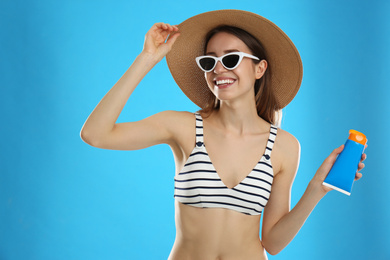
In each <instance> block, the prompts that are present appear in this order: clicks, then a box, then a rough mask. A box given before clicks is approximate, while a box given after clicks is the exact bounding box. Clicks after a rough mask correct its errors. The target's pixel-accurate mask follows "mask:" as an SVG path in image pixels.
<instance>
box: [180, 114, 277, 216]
mask: <svg viewBox="0 0 390 260" xmlns="http://www.w3.org/2000/svg"><path fill="white" fill-rule="evenodd" d="M195 117H196V145H195V148H194V150H193V151H192V153H191V155H190V156H189V158H188V160H187V162H186V163H185V165H184V167H183V169H182V170H181V171H180V173H179V174H178V175H176V176H175V192H174V197H175V199H176V200H177V201H179V202H181V203H183V204H186V205H190V206H194V207H200V208H225V209H231V210H235V211H238V212H241V213H244V214H247V215H259V214H261V213H262V211H263V208H264V207H265V205H266V204H267V202H268V198H269V196H270V193H271V186H272V182H273V169H272V164H271V152H272V147H273V145H274V142H275V138H276V134H277V128H276V127H275V126H273V125H271V128H270V135H269V138H268V142H267V147H266V149H265V152H264V154H263V156H262V157H261V159H260V161H259V162H258V163H257V165H256V166H255V168H254V169H253V170H252V171H251V172H250V173H249V174H248V175H247V176H246V177H245V179H244V180H242V181H241V182H240V183H239V184H237V185H236V186H235V187H233V188H228V187H227V186H226V185H225V184H224V183H223V182H222V180H221V178H220V177H219V175H218V173H217V171H216V170H215V168H214V166H213V163H212V162H211V160H210V157H209V155H208V154H207V151H206V147H205V145H204V143H203V120H202V117H201V116H200V114H198V113H196V114H195Z"/></svg>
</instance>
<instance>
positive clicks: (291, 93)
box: [166, 10, 303, 109]
mask: <svg viewBox="0 0 390 260" xmlns="http://www.w3.org/2000/svg"><path fill="white" fill-rule="evenodd" d="M220 25H230V26H235V27H238V28H241V29H243V30H245V31H247V32H249V33H250V34H252V35H253V36H254V37H256V39H258V40H259V41H260V42H261V43H262V45H263V47H264V49H265V51H266V54H267V61H268V64H269V67H270V69H271V72H272V73H271V78H270V81H269V85H268V86H269V87H271V88H273V90H274V94H275V98H276V103H277V109H281V108H283V107H285V106H286V105H287V104H288V103H290V102H291V100H292V99H293V98H294V97H295V95H296V94H297V92H298V90H299V87H300V85H301V82H302V75H303V68H302V61H301V58H300V55H299V53H298V50H297V48H296V47H295V45H294V44H293V42H292V41H291V40H290V38H289V37H288V36H287V35H286V34H285V33H284V32H283V31H282V30H281V29H280V28H279V27H278V26H276V25H275V24H274V23H272V22H271V21H269V20H267V19H266V18H264V17H262V16H260V15H257V14H255V13H251V12H247V11H241V10H218V11H211V12H206V13H202V14H199V15H196V16H193V17H191V18H189V19H187V20H185V21H184V22H182V23H181V24H179V25H178V27H179V32H180V36H179V37H178V38H177V40H176V42H175V43H174V45H173V47H172V50H171V51H170V52H169V53H168V54H167V56H166V60H167V63H168V67H169V70H170V71H171V74H172V76H173V78H174V79H175V81H176V83H177V84H178V86H179V87H180V88H181V90H182V91H183V92H184V94H185V95H186V96H187V97H188V98H189V99H190V100H191V101H192V102H194V103H195V104H196V105H198V106H199V107H201V108H205V107H206V106H207V103H208V102H209V99H210V95H213V93H212V92H211V91H210V89H209V87H208V86H207V83H206V80H205V77H204V72H203V71H202V70H200V69H199V68H198V66H197V64H196V62H195V58H196V57H198V56H201V55H204V53H203V52H204V49H203V48H204V45H205V37H206V34H207V33H208V32H209V31H210V30H212V29H214V28H216V27H218V26H220Z"/></svg>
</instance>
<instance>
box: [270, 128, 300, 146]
mask: <svg viewBox="0 0 390 260" xmlns="http://www.w3.org/2000/svg"><path fill="white" fill-rule="evenodd" d="M276 144H278V145H279V146H280V148H284V149H287V150H290V151H291V149H293V150H296V149H299V147H300V144H299V141H298V139H297V138H296V137H295V136H294V135H292V134H291V133H289V132H287V131H286V130H283V129H281V128H278V133H277V142H276Z"/></svg>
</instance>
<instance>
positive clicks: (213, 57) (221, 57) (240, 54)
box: [195, 51, 260, 72]
mask: <svg viewBox="0 0 390 260" xmlns="http://www.w3.org/2000/svg"><path fill="white" fill-rule="evenodd" d="M229 55H238V57H239V58H238V61H237V64H236V65H235V66H234V67H233V68H227V67H226V66H225V64H223V61H222V59H223V58H225V57H226V56H229ZM244 57H246V58H251V59H254V60H260V59H259V58H258V57H256V56H253V55H251V54H248V53H245V52H241V51H235V52H229V53H226V54H225V55H222V56H220V57H215V56H210V55H204V56H199V57H196V58H195V60H196V64H198V67H199V68H200V69H201V70H203V71H204V72H210V71H212V70H213V69H214V68H215V67H216V66H217V63H218V61H219V62H221V64H222V66H223V67H224V68H225V69H227V70H234V69H235V68H237V67H238V65H240V63H241V61H242V59H243V58H244ZM203 58H211V59H213V60H214V61H215V63H214V66H213V67H212V68H211V69H209V70H205V69H203V68H202V66H201V65H200V60H201V59H203Z"/></svg>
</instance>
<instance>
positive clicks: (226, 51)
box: [206, 49, 240, 56]
mask: <svg viewBox="0 0 390 260" xmlns="http://www.w3.org/2000/svg"><path fill="white" fill-rule="evenodd" d="M239 51H240V50H237V49H231V50H225V51H223V52H224V53H225V54H226V53H230V52H239ZM206 55H213V56H217V54H216V53H215V52H213V51H210V52H206Z"/></svg>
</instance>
